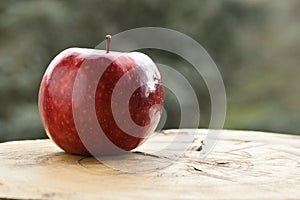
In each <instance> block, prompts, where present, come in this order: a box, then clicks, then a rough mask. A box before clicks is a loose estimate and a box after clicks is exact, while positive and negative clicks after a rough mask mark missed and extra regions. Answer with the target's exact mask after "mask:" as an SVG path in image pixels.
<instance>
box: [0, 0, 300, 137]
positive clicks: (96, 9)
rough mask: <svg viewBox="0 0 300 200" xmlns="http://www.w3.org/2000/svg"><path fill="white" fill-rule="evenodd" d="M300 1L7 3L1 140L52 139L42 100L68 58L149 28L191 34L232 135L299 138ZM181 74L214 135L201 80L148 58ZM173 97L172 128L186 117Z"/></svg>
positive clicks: (0, 50)
mask: <svg viewBox="0 0 300 200" xmlns="http://www.w3.org/2000/svg"><path fill="white" fill-rule="evenodd" d="M299 20H300V1H298V0H294V1H293V0H286V1H282V0H243V1H240V0H224V1H219V0H201V1H198V0H195V1H193V0H189V1H180V0H165V1H160V0H143V1H125V0H124V1H123V0H119V1H116V0H113V1H96V0H85V1H83V0H66V1H59V0H57V1H55V0H53V1H46V0H24V1H18V0H12V1H8V0H7V1H6V0H2V1H0V141H7V140H16V139H30V138H44V137H46V136H45V133H44V130H43V127H42V124H41V122H40V119H39V114H38V109H37V95H38V88H39V84H40V80H41V78H42V75H43V73H44V71H45V69H46V67H47V65H48V64H49V62H50V61H51V60H52V58H53V57H54V56H55V55H56V54H58V53H59V52H60V51H62V50H64V49H66V48H68V47H73V46H78V47H91V48H93V47H95V46H96V45H97V44H98V43H100V42H101V41H102V40H103V39H104V35H105V34H107V33H110V34H112V35H113V34H117V33H119V32H121V31H124V30H127V29H131V28H136V27H144V26H157V27H165V28H170V29H174V30H177V31H180V32H183V33H185V34H187V35H189V36H190V37H192V38H194V39H195V40H197V41H198V42H199V43H200V44H201V45H203V46H204V48H205V49H206V50H207V51H208V53H209V54H210V55H211V57H212V58H213V59H214V61H215V62H216V64H217V66H218V67H219V70H220V72H221V74H222V76H223V79H224V83H225V87H226V92H227V101H228V102H227V109H228V110H227V118H226V122H225V128H230V129H250V130H263V131H273V132H283V133H290V134H300V132H299V131H298V130H300V123H299V119H300V103H299V98H300V87H299V85H298V84H299V78H300V66H299V65H300V23H299ZM144 51H145V52H146V53H148V54H149V55H150V56H151V57H152V58H153V59H154V60H155V61H157V62H161V63H165V64H168V65H169V66H172V67H174V68H177V69H178V70H179V71H181V72H182V73H183V74H184V75H185V76H186V77H187V78H188V79H189V80H190V82H191V84H192V85H193V87H194V89H195V90H196V91H197V93H198V94H197V95H198V97H199V101H200V109H201V121H200V127H207V126H208V123H209V117H210V100H209V95H208V93H207V89H206V86H205V84H204V82H203V81H202V79H201V77H197V76H195V75H194V73H192V71H191V70H190V69H191V66H189V64H187V63H186V62H185V61H184V60H182V59H180V58H178V57H177V56H175V55H172V54H170V53H166V52H161V51H157V50H144ZM176 105H177V104H176V99H174V95H173V96H172V94H171V93H170V92H168V91H167V92H166V109H167V111H168V114H169V115H170V116H172V117H169V118H168V120H167V123H166V128H176V124H177V122H178V120H179V118H178V117H177V116H179V115H180V110H179V109H178V107H177V106H176Z"/></svg>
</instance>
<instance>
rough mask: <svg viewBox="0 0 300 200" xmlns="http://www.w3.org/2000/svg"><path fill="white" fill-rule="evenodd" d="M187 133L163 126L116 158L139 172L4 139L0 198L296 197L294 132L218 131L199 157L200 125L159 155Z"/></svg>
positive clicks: (299, 164) (42, 144)
mask: <svg viewBox="0 0 300 200" xmlns="http://www.w3.org/2000/svg"><path fill="white" fill-rule="evenodd" d="M194 131H195V130H194ZM191 133H192V130H168V131H163V132H162V133H158V134H157V135H156V136H154V137H152V138H151V139H149V141H148V142H147V143H145V144H144V145H142V147H141V148H139V149H137V150H136V152H135V153H131V154H129V155H126V159H127V160H126V162H125V161H124V158H125V157H120V158H118V161H119V163H120V166H121V165H123V164H124V163H125V165H126V163H127V164H128V162H127V161H128V160H130V162H129V164H128V166H130V164H132V163H139V162H140V163H141V165H142V166H140V167H142V168H139V166H137V169H142V170H141V171H140V172H139V173H127V172H124V171H120V170H116V169H113V168H111V167H109V166H107V165H105V164H102V163H100V162H99V161H98V160H96V159H95V158H91V157H82V156H77V155H70V154H66V153H64V152H62V151H61V150H60V149H58V148H57V147H56V146H55V145H53V144H52V142H51V141H49V140H32V141H19V142H7V143H2V144H0V163H1V165H0V197H1V198H6V199H120V198H122V199H134V198H137V199H156V198H159V199H300V137H299V136H291V135H283V134H272V133H263V132H250V131H232V130H223V131H222V136H221V137H220V139H219V141H218V143H217V145H216V146H215V148H214V149H213V151H211V152H210V153H208V154H207V155H206V157H199V153H200V152H201V150H202V148H203V145H205V143H204V144H203V142H202V141H203V139H204V138H205V136H206V134H207V130H204V129H203V130H201V129H199V130H197V134H196V137H193V140H192V142H191V144H190V145H189V148H188V149H187V151H186V152H184V153H183V154H182V155H181V156H180V157H179V158H178V159H177V160H176V161H173V158H172V157H171V155H172V152H176V148H174V145H173V146H172V148H171V149H168V152H169V153H168V154H167V155H161V154H159V153H158V152H157V150H158V149H160V148H164V149H167V147H166V146H167V144H168V143H170V141H172V138H174V136H176V135H189V134H191ZM182 142H183V143H184V142H189V141H182ZM178 145H179V143H178ZM175 146H176V145H175ZM169 156H170V157H169ZM123 161H124V162H123ZM136 161H138V162H136ZM168 162H169V163H171V165H170V166H168V167H164V168H162V169H160V170H153V169H152V171H147V172H143V169H144V168H145V167H146V168H145V169H147V167H149V166H150V168H151V165H153V163H154V164H157V163H168ZM105 163H106V161H105ZM162 166H163V165H162ZM125 167H126V166H125ZM132 168H133V167H132ZM133 172H134V171H133Z"/></svg>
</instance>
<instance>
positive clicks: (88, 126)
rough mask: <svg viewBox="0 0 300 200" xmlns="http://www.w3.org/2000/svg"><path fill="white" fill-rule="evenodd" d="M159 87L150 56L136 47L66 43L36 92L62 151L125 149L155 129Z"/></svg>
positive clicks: (48, 128)
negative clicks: (127, 50)
mask: <svg viewBox="0 0 300 200" xmlns="http://www.w3.org/2000/svg"><path fill="white" fill-rule="evenodd" d="M162 104H163V86H162V82H161V76H160V73H159V71H158V69H157V67H156V65H155V64H154V63H153V61H152V60H151V59H150V58H149V57H148V56H147V55H145V54H142V53H138V52H131V53H118V52H109V47H108V48H107V51H101V50H94V49H82V48H70V49H66V50H64V51H63V52H61V53H60V54H59V55H57V56H56V57H55V58H54V59H53V61H52V62H51V63H50V65H49V66H48V68H47V70H46V72H45V74H44V77H43V79H42V82H41V86H40V91H39V112H40V116H41V119H42V123H43V125H44V127H45V130H46V133H47V135H48V136H49V137H50V138H51V139H52V140H53V141H54V142H55V143H56V144H57V145H58V146H59V147H60V148H61V149H63V150H64V151H66V152H69V153H74V154H82V155H89V154H93V155H94V154H104V153H105V154H106V153H115V152H116V151H118V149H120V150H125V151H129V150H132V149H134V148H136V147H137V146H139V145H140V144H142V143H143V142H144V141H145V140H146V139H147V137H149V136H150V135H151V133H153V132H154V129H155V128H156V126H157V124H158V122H159V118H160V115H161V111H162Z"/></svg>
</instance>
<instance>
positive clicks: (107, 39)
mask: <svg viewBox="0 0 300 200" xmlns="http://www.w3.org/2000/svg"><path fill="white" fill-rule="evenodd" d="M105 38H106V53H109V48H110V40H111V35H106V36H105Z"/></svg>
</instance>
